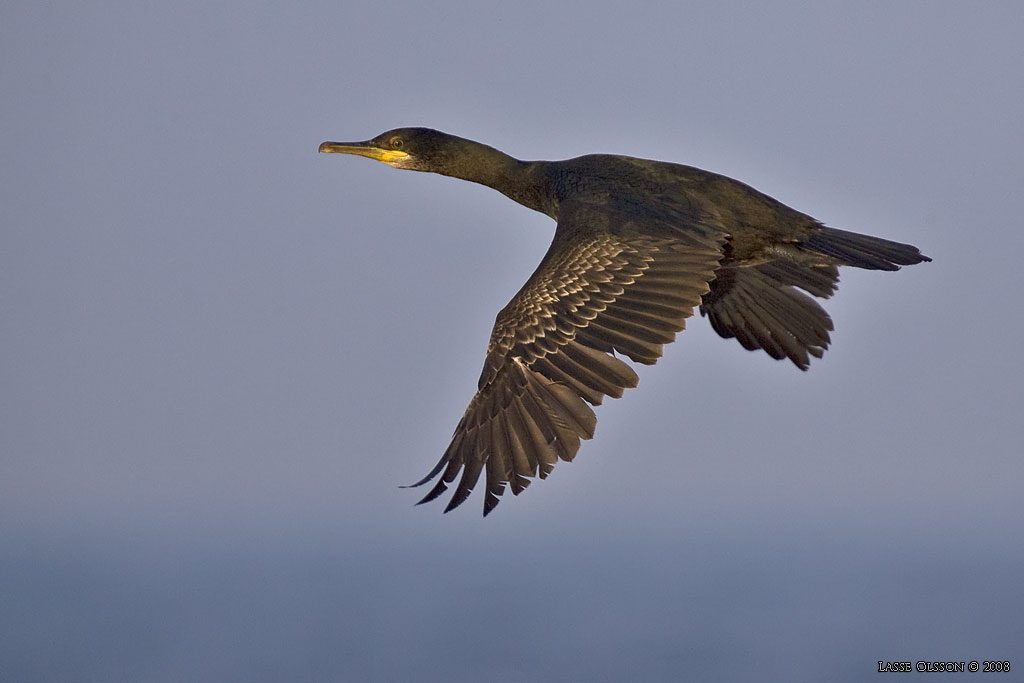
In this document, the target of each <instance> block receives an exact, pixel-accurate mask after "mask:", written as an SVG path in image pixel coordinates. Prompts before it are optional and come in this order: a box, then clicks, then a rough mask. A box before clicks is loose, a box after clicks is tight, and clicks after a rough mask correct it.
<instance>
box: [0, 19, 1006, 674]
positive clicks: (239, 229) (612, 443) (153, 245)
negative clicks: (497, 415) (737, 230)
mask: <svg viewBox="0 0 1024 683" xmlns="http://www.w3.org/2000/svg"><path fill="white" fill-rule="evenodd" d="M629 5H630V3H603V4H601V3H584V2H578V3H558V2H529V3H502V4H498V3H493V4H491V3H476V2H464V3H445V2H441V3H440V4H434V3H415V4H414V3H409V4H403V3H387V2H375V3H365V4H356V3H346V2H342V3H340V4H339V3H336V2H322V3H309V4H295V3H263V2H257V3H214V4H211V3H207V2H192V1H187V2H177V3H139V2H130V3H129V2H124V3H97V4H95V5H92V6H90V5H88V4H77V3H75V4H72V3H20V4H15V3H6V4H5V5H4V7H3V8H2V9H0V86H2V93H3V101H2V105H0V129H2V133H0V145H2V164H0V218H2V226H0V227H2V233H0V240H2V241H0V286H2V289H0V330H2V337H0V350H2V360H0V449H2V459H0V601H2V604H0V679H3V680H5V681H7V680H10V681H56V680H94V681H114V680H125V681H129V680H130V681H183V680H191V681H274V680H289V681H298V680H353V681H354V680H441V679H444V680H456V681H461V680H494V681H518V680H542V679H543V680H584V679H585V680H608V681H619V680H645V681H646V680H680V679H683V678H686V677H688V676H691V675H692V676H694V677H699V678H701V679H703V680H710V679H744V678H746V679H748V680H751V679H758V680H773V679H774V680H798V679H807V680H809V679H816V680H823V679H832V680H864V679H868V678H873V676H877V675H878V674H877V673H873V672H876V669H877V664H876V661H877V660H879V659H883V660H886V659H888V660H912V661H916V660H918V659H928V660H958V661H959V660H965V661H966V660H971V659H977V660H984V659H993V658H997V659H1008V660H1011V661H1012V663H1013V666H1014V667H1015V669H1016V670H1017V671H1024V617H1022V614H1024V588H1022V586H1024V582H1022V581H1021V580H1020V577H1021V576H1022V575H1024V543H1022V538H1024V520H1022V512H1021V509H1022V508H1021V502H1020V498H1021V488H1022V482H1024V464H1022V463H1024V458H1022V455H1021V446H1020V442H1021V436H1022V427H1021V422H1022V417H1024V415H1022V413H1024V411H1022V408H1024V401H1022V397H1021V388H1020V386H1021V379H1022V377H1021V366H1022V363H1021V356H1020V353H1019V349H1018V346H1019V344H1020V340H1021V338H1022V336H1024V323H1022V322H1021V315H1020V311H1021V302H1020V295H1021V292H1022V289H1024V278H1022V276H1021V272H1020V254H1021V252H1022V248H1024V244H1022V238H1021V234H1022V226H1021V192H1022V188H1024V172H1022V164H1021V159H1022V158H1024V134H1022V132H1021V131H1022V128H1021V121H1022V120H1024V104H1022V102H1024V95H1022V93H1024V88H1022V85H1021V84H1022V81H1021V74H1022V73H1024V48H1022V47H1021V46H1022V45H1024V40H1022V35H1024V5H1021V4H1020V3H1019V2H1003V3H998V2H989V3H941V2H919V3H910V2H907V3H898V4H897V3H868V4H858V5H857V6H856V7H855V6H854V4H853V3H829V2H807V3H782V4H780V3H744V4H728V3H714V4H713V6H712V4H711V3H708V4H707V5H706V6H705V5H695V6H689V5H686V4H679V3H674V2H672V3H662V4H658V5H655V4H652V5H646V6H643V7H630V6H629ZM399 125H428V126H432V127H436V128H441V129H444V130H448V131H450V132H454V133H457V134H459V135H463V136H466V137H470V138H475V139H478V140H482V141H485V142H487V143H489V144H491V145H494V146H496V147H498V148H500V149H503V150H505V151H507V152H509V153H510V154H513V155H515V156H519V157H520V158H528V159H529V158H566V157H570V156H576V155H579V154H584V153H591V152H600V151H604V152H616V153H623V154H631V155H635V156H641V157H648V158H659V159H666V160H673V161H680V162H685V163H690V164H693V165H697V166H701V167H704V168H709V169H711V170H715V171H718V172H721V173H725V174H727V175H730V176H733V177H736V178H739V179H742V180H744V181H745V182H748V183H750V184H752V185H754V186H755V187H758V188H759V189H761V190H763V191H765V192H767V193H769V194H771V195H773V196H775V197H777V198H778V199H780V200H782V201H784V202H786V203H788V204H790V205H792V206H794V207H796V208H798V209H800V210H803V211H805V212H808V213H810V214H812V215H814V216H816V217H818V218H820V219H822V220H824V221H825V222H827V223H829V224H830V225H834V226H836V227H842V228H846V229H853V230H858V231H861V232H867V233H872V234H877V235H882V236H885V237H888V238H891V239H896V240H900V241H905V242H910V243H913V244H916V245H919V246H920V247H921V248H922V249H923V250H924V252H925V253H927V254H929V255H930V256H932V257H933V258H934V259H935V262H934V263H931V264H923V265H919V266H915V267H911V268H907V269H905V270H903V271H901V272H900V273H895V274H894V273H877V272H864V271H853V270H844V272H843V274H842V278H843V279H842V287H841V289H840V291H839V293H838V295H837V296H836V297H835V299H834V300H832V301H830V302H828V304H827V306H828V310H829V311H830V312H831V314H832V316H833V318H834V319H835V323H836V328H837V331H836V334H835V335H834V345H833V348H832V349H831V350H830V351H829V352H828V353H827V354H826V357H825V359H824V360H823V361H820V362H817V363H815V364H814V366H813V367H812V369H811V371H810V372H808V373H801V372H799V371H797V370H795V369H794V368H793V367H792V366H790V365H788V364H785V363H778V362H774V361H772V360H771V359H769V358H768V357H767V356H765V355H764V354H752V353H748V352H746V351H744V350H743V349H741V348H740V347H739V345H737V344H736V343H735V342H733V341H724V340H721V339H719V338H718V337H717V336H716V335H715V334H714V333H713V332H712V331H711V330H710V328H709V327H708V325H707V323H706V321H704V320H701V319H699V318H698V319H694V320H692V321H691V325H690V327H691V329H689V330H687V331H686V332H685V333H684V334H682V335H680V337H679V340H678V341H677V342H676V343H675V344H674V345H672V346H670V347H668V348H667V349H666V351H667V352H666V355H665V358H664V359H663V360H662V361H661V362H660V363H659V364H658V366H657V367H655V368H643V369H641V371H640V374H641V378H642V381H641V387H640V389H638V390H636V391H631V392H629V393H628V394H627V396H626V397H625V398H624V399H623V400H621V401H610V402H608V403H607V404H606V405H605V406H602V407H601V408H599V409H598V416H599V420H600V422H599V428H598V438H596V439H595V440H594V441H592V442H588V443H586V444H585V445H584V447H583V449H582V450H581V453H580V455H579V457H578V458H577V460H576V462H574V463H572V464H564V463H563V464H561V465H559V466H558V467H557V468H556V470H555V472H554V474H553V475H552V477H551V478H550V479H549V480H547V481H545V482H539V483H535V484H534V486H532V487H530V489H529V490H528V491H527V492H526V494H524V495H523V496H521V497H519V498H512V497H511V496H510V495H507V496H506V500H505V501H504V502H503V503H502V505H501V506H500V507H499V508H498V509H497V511H496V512H495V514H493V515H491V516H490V517H489V518H488V519H487V520H483V519H482V518H481V517H480V504H481V501H480V498H479V493H478V494H477V495H476V496H474V497H473V498H472V499H471V500H470V502H469V503H468V504H467V505H465V506H463V507H462V508H460V509H459V510H458V511H457V512H456V513H453V514H449V515H442V514H441V506H440V505H438V504H435V505H433V506H428V507H422V508H414V507H412V505H411V504H412V503H413V502H414V500H416V499H417V493H418V492H410V491H403V490H399V489H398V488H397V485H399V484H405V483H410V482H411V481H414V480H415V479H417V478H419V477H420V476H421V475H422V474H424V473H425V472H426V471H427V470H428V469H429V468H430V467H431V466H432V465H433V464H434V462H435V460H436V459H437V457H439V455H440V453H441V452H442V451H443V449H444V447H445V446H446V445H447V442H448V438H449V436H450V434H451V430H452V428H453V427H454V425H455V423H456V422H457V420H458V418H459V417H460V415H461V414H462V411H463V409H464V408H465V405H466V403H467V402H468V400H469V398H470V396H471V395H472V393H473V391H474V388H475V383H476V378H477V375H478V373H479V369H480V366H481V362H482V359H483V351H484V348H485V345H486V341H487V337H488V334H489V331H490V326H491V323H492V322H493V317H494V315H495V313H496V312H497V311H498V310H499V309H500V308H501V306H503V305H504V304H505V302H506V301H507V300H508V298H509V297H510V296H511V295H512V294H513V293H514V292H515V291H516V290H517V289H518V288H519V286H520V285H521V284H522V282H523V281H524V279H525V278H526V277H527V275H528V274H529V273H530V272H531V271H532V269H533V267H534V266H535V265H536V263H537V261H538V260H539V259H540V256H541V255H542V254H543V252H544V250H545V249H546V247H547V243H548V241H549V239H550V235H551V231H552V228H553V227H554V226H553V224H552V223H551V222H550V221H549V220H548V219H547V218H545V217H543V216H541V215H540V214H533V213H531V212H529V211H527V210H525V209H523V208H522V207H519V206H517V205H515V204H513V203H512V202H509V201H508V200H506V199H505V198H504V197H502V196H500V195H499V194H497V193H495V192H493V191H491V190H488V189H486V188H483V187H479V186H475V185H471V184H468V183H463V182H459V181H455V180H451V179H448V178H442V177H439V176H429V175H424V174H414V173H399V172H395V171H393V170H392V169H389V168H387V167H385V166H384V165H381V164H375V163H372V162H370V161H367V160H365V159H357V158H349V157H340V156H329V155H317V154H316V147H317V144H318V143H319V142H321V141H322V140H325V139H334V140H339V139H340V140H346V139H363V138H367V137H370V136H372V135H375V134H376V133H378V132H380V131H382V130H384V129H387V128H391V127H395V126H399ZM914 675H915V676H916V675H919V674H914ZM1018 675H1019V674H1018ZM958 680H959V679H958ZM1018 680H1019V679H1018Z"/></svg>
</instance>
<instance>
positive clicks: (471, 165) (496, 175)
mask: <svg viewBox="0 0 1024 683" xmlns="http://www.w3.org/2000/svg"><path fill="white" fill-rule="evenodd" d="M466 142H468V143H471V144H472V145H473V150H472V154H464V155H460V156H459V159H460V160H464V161H463V163H458V162H456V163H453V164H452V165H451V166H450V167H448V168H446V169H445V170H444V171H443V173H444V174H445V175H449V176H452V177H454V178H461V179H462V180H469V181H471V182H474V183H480V184H481V185H486V186H487V187H490V188H493V189H495V190H497V191H498V192H501V193H502V194H503V195H505V196H506V197H508V198H509V199H511V200H512V201H514V202H517V203H519V204H522V205H523V206H526V207H528V208H531V209H533V210H534V211H540V212H541V213H543V214H547V215H548V216H551V217H552V218H556V220H557V213H558V204H557V200H556V199H555V197H554V196H548V193H547V191H546V188H547V187H548V184H547V183H545V182H544V177H545V174H546V166H547V164H548V162H545V161H520V160H519V159H516V158H514V157H511V156H509V155H508V154H505V153H504V152H501V151H499V150H496V149H494V148H493V147H488V146H487V145H483V144H480V143H479V142H473V141H470V140H467V141H466Z"/></svg>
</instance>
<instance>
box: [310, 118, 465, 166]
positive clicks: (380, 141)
mask: <svg viewBox="0 0 1024 683" xmlns="http://www.w3.org/2000/svg"><path fill="white" fill-rule="evenodd" d="M468 142H469V140H463V139H462V138H459V137H455V136H454V135H448V134H447V133H442V132H440V131H436V130H432V129H430V128H395V129H394V130H389V131H387V132H384V133H381V134H380V135H378V136H377V137H375V138H372V139H370V140H366V141H364V142H322V143H320V151H321V152H333V153H337V154H356V155H358V156H361V157H368V158H370V159H376V160H377V161H381V162H384V163H385V164H388V165H389V166H394V167H395V168H406V169H411V170H414V171H433V172H434V173H443V172H444V168H445V167H446V166H448V165H450V164H451V163H452V162H453V161H454V158H455V156H457V155H458V153H459V151H460V149H461V148H462V147H463V146H464V145H463V144H460V143H468Z"/></svg>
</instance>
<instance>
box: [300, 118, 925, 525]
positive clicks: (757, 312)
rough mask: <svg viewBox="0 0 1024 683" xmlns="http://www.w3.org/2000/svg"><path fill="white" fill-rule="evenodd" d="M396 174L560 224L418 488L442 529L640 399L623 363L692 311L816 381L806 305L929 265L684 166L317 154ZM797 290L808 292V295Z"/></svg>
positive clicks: (815, 328) (449, 145) (417, 141)
mask: <svg viewBox="0 0 1024 683" xmlns="http://www.w3.org/2000/svg"><path fill="white" fill-rule="evenodd" d="M320 151H321V152H341V153H346V154H358V155H360V156H367V157H370V158H372V159H377V160H378V161H383V162H385V163H388V164H390V165H392V166H394V167H396V168H406V169H411V170H416V171H428V172H432V173H441V174H443V175H448V176H453V177H455V178H462V179H463V180H471V181H473V182H476V183H481V184H483V185H487V186H488V187H492V188H494V189H496V190H498V191H499V192H501V193H503V194H505V195H507V196H508V197H509V198H511V199H513V200H515V201H516V202H518V203H520V204H522V205H524V206H527V207H529V208H531V209H534V210H536V211H540V212H541V213H544V214H547V215H548V216H550V217H551V218H553V219H555V220H556V221H557V222H558V226H557V228H556V229H555V236H554V239H553V240H552V242H551V246H550V247H549V248H548V251H547V254H545V256H544V259H543V260H542V261H541V263H540V265H539V266H538V267H537V270H536V271H535V272H534V273H533V275H532V276H531V277H530V279H529V280H527V282H526V284H525V285H523V288H522V289H521V290H519V293H518V294H516V295H515V296H514V297H513V298H512V301H510V302H509V304H508V305H507V306H506V307H505V308H504V309H502V311H501V312H500V313H498V317H497V320H496V321H495V324H494V330H493V331H492V333H491V341H490V344H489V345H488V347H487V356H486V358H485V360H484V369H483V373H482V374H481V375H480V381H479V384H478V389H479V390H478V391H477V394H476V396H474V397H473V400H472V401H470V403H469V407H468V408H467V409H466V413H465V415H463V417H462V420H461V421H460V422H459V425H458V427H456V428H455V434H454V435H453V437H452V441H451V445H450V446H449V447H448V449H447V450H446V451H445V453H444V455H443V456H442V457H441V460H440V461H439V462H438V463H437V465H436V466H435V467H434V469H433V470H431V471H430V473H429V474H428V475H427V476H426V477H424V478H423V479H422V480H421V481H419V482H417V483H416V484H413V486H420V485H422V484H425V483H426V482H428V481H430V480H431V479H433V478H434V477H435V476H437V475H438V474H441V473H442V472H443V474H442V476H441V479H440V480H439V481H438V482H437V484H436V485H435V486H434V487H433V488H432V489H431V490H430V492H429V493H427V495H426V496H425V497H424V498H423V500H421V501H420V502H421V503H425V502H427V501H430V500H433V499H434V498H437V497H438V496H440V495H441V494H442V493H444V491H445V490H446V489H447V488H448V486H449V485H450V484H452V483H453V482H454V481H455V479H456V478H457V477H458V476H459V473H460V472H461V473H462V475H461V478H460V479H459V483H458V485H457V486H456V489H455V494H454V495H453V496H452V499H451V501H450V502H449V503H448V506H447V507H446V508H445V512H447V511H448V510H451V509H453V508H455V507H457V506H458V505H460V504H461V503H462V502H463V501H464V500H466V498H467V497H468V496H469V494H470V492H471V491H472V490H473V486H474V485H475V484H476V482H477V480H478V479H479V477H480V475H481V473H485V480H486V486H487V492H486V495H485V497H484V514H485V515H486V514H487V513H488V512H490V511H491V510H492V509H493V508H494V506H495V505H497V504H498V500H499V497H500V496H501V495H502V493H503V492H504V490H505V486H506V485H509V486H511V488H512V493H514V494H519V492H521V491H522V490H523V489H525V488H526V486H527V485H528V484H529V483H530V481H531V478H532V477H534V476H537V475H539V476H540V477H541V478H544V477H546V476H547V475H548V473H549V472H550V471H551V469H552V468H553V467H554V465H555V462H556V461H558V460H559V459H561V460H572V459H573V457H574V456H575V455H576V451H577V450H578V449H579V446H580V439H589V438H591V437H592V436H593V435H594V427H595V424H596V418H595V417H594V412H593V410H592V409H591V407H590V406H591V405H598V404H600V403H601V401H602V399H603V398H604V397H605V396H611V397H613V398H619V397H620V396H622V392H623V390H624V389H628V388H630V387H635V386H636V384H637V376H636V373H635V372H633V370H632V368H630V366H629V365H627V364H626V363H625V362H623V361H622V360H620V359H619V358H618V357H617V356H616V355H615V354H621V355H624V356H627V357H628V358H630V359H631V360H633V361H634V362H638V363H644V364H648V365H650V364H653V363H655V362H656V361H657V360H658V358H659V357H661V353H662V346H663V345H664V344H668V343H669V342H671V341H673V340H674V339H675V335H676V333H677V332H679V331H681V330H682V329H683V328H684V327H685V321H686V318H688V317H690V315H692V314H693V309H694V308H695V307H699V308H700V312H701V315H703V316H707V318H708V320H709V321H710V322H711V325H712V327H714V329H715V331H716V332H717V333H718V334H719V335H721V336H722V337H726V338H729V337H735V338H736V340H737V341H739V343H740V344H742V345H743V347H744V348H747V349H751V350H756V349H762V350H764V351H766V352H767V353H768V354H769V355H770V356H771V357H772V358H777V359H784V358H788V359H789V360H791V361H792V362H793V363H794V364H795V365H796V366H797V367H799V368H800V369H802V370H806V369H807V367H808V365H809V363H810V357H811V356H814V357H816V358H820V357H821V355H822V353H824V351H825V349H826V348H828V344H829V341H830V338H829V332H831V331H832V320H831V318H829V315H828V313H826V312H825V310H824V309H823V308H822V307H821V306H819V305H818V303H817V302H815V301H814V299H812V298H811V297H810V296H808V294H810V295H813V296H817V297H822V298H828V297H830V296H831V295H832V294H833V293H834V292H835V291H836V285H837V283H838V281H839V271H838V266H855V267H857V268H867V269H871V270H898V269H899V267H900V266H904V265H911V264H915V263H920V262H921V261H930V260H931V259H929V258H928V257H927V256H924V255H922V254H921V252H920V251H918V249H917V248H916V247H913V246H910V245H908V244H900V243H898V242H890V241H889V240H884V239H881V238H878V237H869V236H867V235H860V234H857V233H852V232H846V231H843V230H836V229H833V228H828V227H825V226H824V225H822V224H821V223H820V222H818V221H816V220H815V219H813V218H811V217H810V216H807V215H805V214H802V213H800V212H799V211H795V210H793V209H791V208H789V207H788V206H786V205H784V204H782V203H780V202H778V201H776V200H774V199H772V198H771V197H769V196H767V195H765V194H762V193H761V192H758V191H757V190H755V189H753V188H752V187H749V186H747V185H744V184H743V183H741V182H738V181H736V180H732V179H731V178H726V177H725V176H721V175H718V174H715V173H710V172H708V171H702V170H700V169H698V168H693V167H692V166H683V165H680V164H672V163H666V162H660V161H648V160H644V159H634V158H631V157H624V156H612V155H604V154H596V155H588V156H583V157H578V158H576V159H569V160H567V161H529V162H527V161H519V160H518V159H513V158H512V157H510V156H508V155H506V154H503V153H502V152H499V151H498V150H496V149H493V148H492V147H488V146H486V145H482V144H480V143H478V142H473V141H471V140H465V139H463V138H458V137H455V136H453V135H447V134H445V133H441V132H438V131H435V130H430V129H428V128H401V129H397V130H392V131H388V132H386V133H382V134H381V135H379V136H377V137H375V138H373V139H372V140H368V141H366V142H357V143H337V142H325V143H323V144H322V145H320ZM801 290H802V291H801Z"/></svg>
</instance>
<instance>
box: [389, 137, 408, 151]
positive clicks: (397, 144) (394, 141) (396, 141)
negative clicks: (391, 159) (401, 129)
mask: <svg viewBox="0 0 1024 683" xmlns="http://www.w3.org/2000/svg"><path fill="white" fill-rule="evenodd" d="M403 144H405V143H403V142H402V138H391V147H392V148H393V149H402V145H403Z"/></svg>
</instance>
